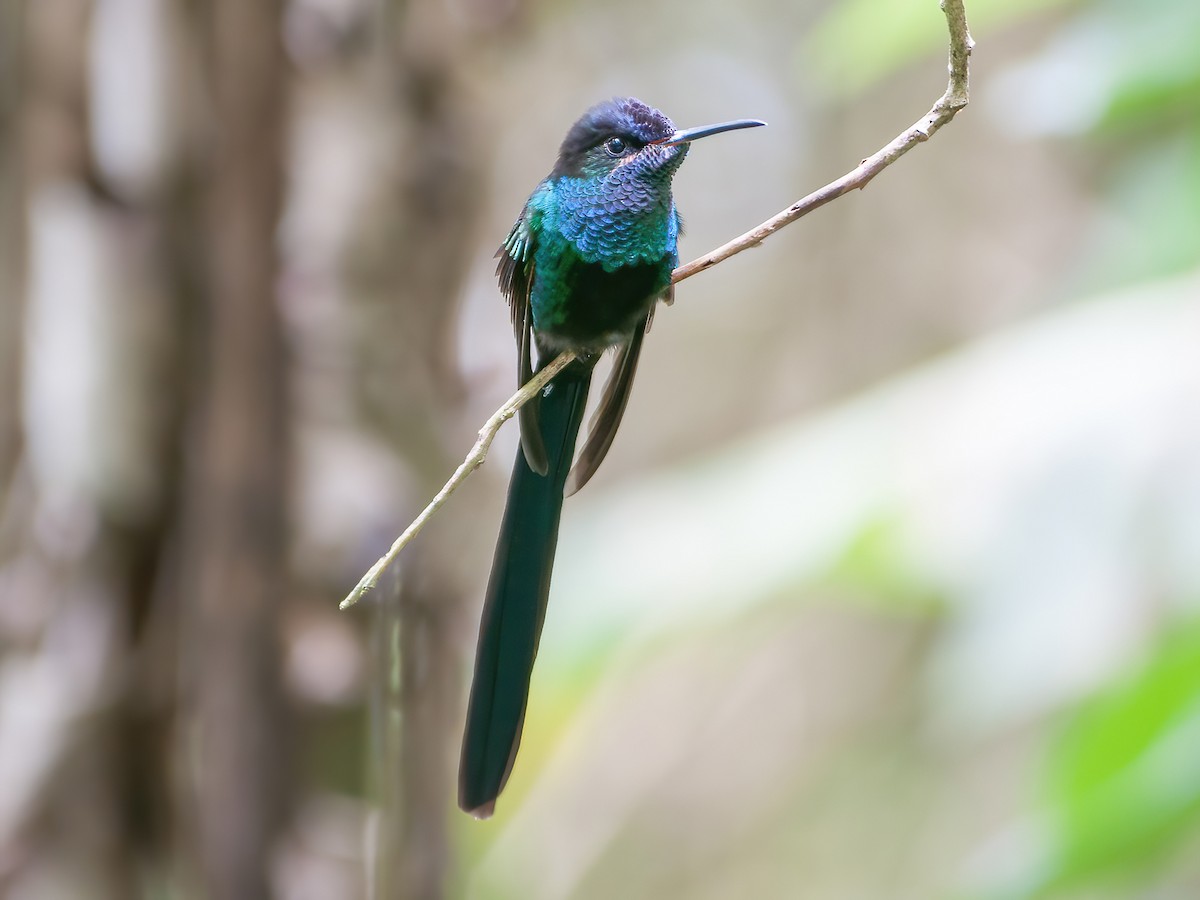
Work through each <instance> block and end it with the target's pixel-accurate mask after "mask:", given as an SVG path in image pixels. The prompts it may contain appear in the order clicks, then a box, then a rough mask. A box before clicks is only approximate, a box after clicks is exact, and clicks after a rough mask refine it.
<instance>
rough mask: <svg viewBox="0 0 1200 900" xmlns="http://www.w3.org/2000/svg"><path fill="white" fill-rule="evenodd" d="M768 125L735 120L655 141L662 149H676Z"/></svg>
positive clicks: (756, 121)
mask: <svg viewBox="0 0 1200 900" xmlns="http://www.w3.org/2000/svg"><path fill="white" fill-rule="evenodd" d="M766 124H767V123H766V122H762V121H759V120H758V119H735V120H734V121H732V122H722V123H720V124H719V125H701V126H700V127H699V128H685V129H684V130H683V131H677V132H675V133H674V134H673V135H671V136H670V137H669V138H666V139H664V140H661V141H655V142H654V143H656V144H658V145H660V146H662V147H674V146H675V145H676V144H687V143H690V142H691V141H698V140H700V138H705V137H709V136H711V135H714V134H724V133H725V132H726V131H737V130H738V129H740V128H757V127H758V126H760V125H766Z"/></svg>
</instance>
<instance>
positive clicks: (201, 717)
mask: <svg viewBox="0 0 1200 900" xmlns="http://www.w3.org/2000/svg"><path fill="white" fill-rule="evenodd" d="M205 8H206V10H207V12H208V13H209V14H210V15H211V19H210V20H209V23H208V24H209V25H210V27H211V46H210V48H209V55H208V58H209V61H210V64H211V69H210V82H211V85H212V102H213V116H214V123H213V128H214V133H213V139H214V145H213V151H214V156H213V168H212V172H211V181H210V182H209V183H208V185H207V187H208V199H209V208H208V209H207V218H206V228H207V237H208V240H207V246H208V250H209V260H208V262H209V268H208V273H207V283H206V288H207V296H206V305H205V312H204V314H205V316H206V317H207V321H206V323H205V325H206V330H205V332H204V345H203V359H202V361H201V369H202V375H201V379H202V382H201V385H200V394H201V396H200V410H199V415H198V418H197V419H196V420H195V421H193V423H192V426H193V431H192V433H191V440H190V445H191V449H192V459H191V467H190V471H189V473H188V476H187V477H188V486H187V503H188V507H189V508H188V511H187V513H186V515H187V539H186V548H185V560H186V562H185V573H186V582H185V583H186V584H187V585H188V586H189V588H190V590H191V592H192V593H191V602H192V605H193V606H192V612H193V615H194V616H195V623H196V625H197V627H196V628H195V629H194V630H190V631H189V632H188V633H187V634H186V635H185V636H184V639H185V640H187V641H189V642H194V646H193V647H191V648H190V650H191V653H192V663H193V665H194V667H195V668H196V670H195V671H193V672H192V673H191V675H192V678H193V683H194V685H195V688H196V702H197V704H198V707H197V717H198V721H197V722H196V728H197V731H198V734H197V738H198V740H197V743H196V747H197V752H198V759H197V760H196V762H197V772H198V778H199V784H198V785H197V791H196V802H197V807H198V808H197V812H198V815H199V839H200V845H201V846H200V855H201V868H202V874H203V880H204V882H205V884H206V887H207V891H206V893H207V895H208V896H211V897H215V898H220V900H225V898H256V897H267V896H269V895H270V893H271V891H270V886H269V874H270V864H271V858H272V852H273V850H274V849H275V847H276V843H277V837H278V833H279V830H280V823H281V821H282V817H283V813H284V809H283V801H284V798H285V797H286V794H287V791H286V787H287V782H288V771H289V759H288V752H287V748H288V747H289V746H290V741H289V740H288V739H287V734H286V724H287V719H286V716H285V711H284V703H283V696H282V687H281V680H280V648H279V634H278V620H279V616H280V610H281V606H282V601H283V598H284V596H285V591H286V590H287V582H286V570H285V527H286V526H285V523H286V518H285V488H286V483H287V474H288V465H287V460H288V447H287V445H288V422H289V416H288V400H287V391H286V384H285V351H284V337H283V326H282V322H281V319H280V314H279V309H278V305H277V300H276V293H275V279H276V273H277V268H278V261H277V252H276V225H277V220H278V216H279V209H280V200H281V193H282V188H283V174H282V142H283V119H284V89H285V86H284V65H285V63H284V59H283V55H282V47H281V44H280V35H281V15H282V3H281V2H280V0H264V2H253V3H247V2H244V0H210V2H209V3H208V4H207V6H206V7H205Z"/></svg>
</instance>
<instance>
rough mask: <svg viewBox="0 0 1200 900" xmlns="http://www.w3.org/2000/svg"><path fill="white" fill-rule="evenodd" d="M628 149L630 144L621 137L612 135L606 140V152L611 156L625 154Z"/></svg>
mask: <svg viewBox="0 0 1200 900" xmlns="http://www.w3.org/2000/svg"><path fill="white" fill-rule="evenodd" d="M628 149H629V145H628V144H626V143H625V142H624V141H623V140H621V138H619V137H610V138H609V139H608V140H607V141H605V142H604V152H605V153H607V154H608V155H609V156H613V157H617V156H624V155H625V151H626V150H628Z"/></svg>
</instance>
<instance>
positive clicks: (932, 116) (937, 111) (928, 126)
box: [341, 0, 975, 609]
mask: <svg viewBox="0 0 1200 900" xmlns="http://www.w3.org/2000/svg"><path fill="white" fill-rule="evenodd" d="M940 5H941V8H942V12H943V13H945V15H946V24H947V26H948V28H949V31H950V65H949V71H950V80H949V84H948V85H947V86H946V92H945V93H944V94H942V96H941V97H939V98H938V101H937V102H936V103H935V104H934V105H933V108H932V109H930V110H929V112H927V113H926V114H925V115H924V116H922V117H921V118H920V119H918V120H917V121H916V122H915V123H913V124H912V125H911V126H910V127H909V128H907V129H905V130H904V131H903V132H901V133H900V134H899V135H897V136H896V138H895V139H893V140H892V141H891V142H890V143H888V144H887V145H886V146H885V147H883V148H882V149H881V150H879V151H878V152H876V153H874V154H872V155H871V156H868V157H867V158H866V159H864V160H863V161H862V162H861V163H859V164H858V165H857V166H856V167H855V168H854V169H852V170H851V171H849V172H847V173H846V174H845V175H843V176H842V177H841V178H838V179H837V180H836V181H831V182H830V183H829V184H827V185H825V186H824V187H823V188H820V189H819V190H816V191H813V192H812V193H811V194H809V195H808V196H807V197H804V198H803V199H801V200H797V201H796V202H795V203H793V204H792V205H791V206H789V207H788V208H787V209H785V210H783V211H782V212H780V213H778V214H777V215H775V216H772V217H771V218H770V219H768V220H767V221H765V222H763V223H762V224H761V225H759V226H758V227H756V228H752V229H751V230H750V231H747V232H746V233H745V234H743V235H742V236H740V237H737V238H734V239H733V240H732V241H730V242H729V243H727V244H724V245H722V246H720V247H718V248H717V249H715V250H712V251H711V252H709V253H706V254H704V255H703V256H701V257H698V258H696V259H694V260H692V261H691V262H689V263H686V264H684V265H682V266H680V267H679V268H677V269H676V270H675V271H674V272H673V273H672V275H671V282H672V283H673V284H678V283H679V282H681V281H683V280H684V279H685V278H691V277H692V276H693V275H695V274H696V273H698V272H703V271H704V270H706V269H711V268H712V267H713V266H715V265H717V263H721V262H724V261H725V260H727V259H729V257H731V256H735V255H737V254H738V253H741V252H742V251H743V250H747V249H749V248H750V247H755V246H757V245H759V244H761V243H762V242H763V241H765V240H766V239H767V238H768V237H770V236H771V235H772V234H774V233H775V232H777V231H779V230H780V229H781V228H783V227H784V226H785V225H790V224H791V223H792V222H795V221H796V220H797V219H800V218H803V217H804V216H806V215H808V214H809V213H810V212H812V211H813V210H815V209H820V208H821V207H822V206H824V205H825V204H826V203H829V202H830V201H831V200H836V199H837V198H838V197H840V196H842V194H845V193H848V192H850V191H852V190H855V189H859V190H861V189H862V188H865V187H866V186H867V185H868V184H870V182H871V179H873V178H874V177H875V176H876V175H878V174H879V173H880V172H882V171H883V170H884V169H886V168H887V167H888V166H890V165H891V164H892V163H894V162H895V161H896V160H898V159H899V158H900V157H901V156H903V155H904V154H905V153H907V152H908V151H909V150H911V149H912V148H913V147H915V146H917V144H920V143H922V142H924V141H927V140H929V139H930V138H931V137H933V135H934V134H935V133H936V132H937V131H938V130H939V129H941V128H942V126H944V125H946V124H947V123H949V122H950V120H951V119H953V118H954V116H955V115H956V114H957V113H958V111H959V110H960V109H962V108H963V107H965V106H966V105H967V102H968V100H969V99H970V97H969V90H968V85H969V75H970V58H971V50H972V49H973V48H974V46H975V42H974V41H973V40H972V39H971V33H970V30H969V29H968V28H967V14H966V10H965V9H964V8H963V0H941V4H940ZM574 358H575V354H574V353H573V352H572V351H570V350H568V351H565V352H564V353H562V354H560V355H559V356H558V357H557V358H556V359H555V360H554V361H553V362H552V363H550V365H548V366H546V367H545V368H544V369H542V370H541V371H540V372H538V373H537V374H536V375H535V376H534V377H533V378H532V379H531V380H530V381H529V382H528V383H527V384H526V385H525V386H524V387H523V388H521V390H519V391H517V393H515V394H513V396H512V397H510V398H509V400H508V402H507V403H505V404H504V405H503V406H502V407H500V409H498V410H497V411H496V412H495V414H494V415H493V416H492V417H491V418H490V419H488V421H487V423H486V424H485V425H484V426H483V428H481V429H480V430H479V439H478V440H477V441H476V442H475V446H474V447H472V448H471V452H470V453H469V454H467V458H466V459H465V460H464V461H463V463H462V465H460V466H459V467H458V468H457V469H456V470H455V472H454V474H453V475H452V476H451V477H450V480H449V481H447V482H446V484H445V485H444V486H443V487H442V489H441V490H440V491H438V494H437V496H436V497H434V498H433V500H432V502H430V504H429V505H428V506H427V507H425V509H424V510H423V511H422V512H421V514H420V515H419V516H417V518H416V519H415V520H414V521H413V523H412V524H411V525H409V526H408V528H407V529H406V530H405V532H404V534H402V535H400V537H398V538H396V542H395V543H394V544H392V546H391V549H389V550H388V552H387V553H386V554H385V555H384V556H383V557H381V558H380V559H379V561H378V562H376V563H375V565H373V566H371V569H370V571H369V572H367V574H366V575H364V576H363V577H362V580H360V581H359V583H358V584H357V586H355V588H354V590H352V591H351V592H350V594H349V596H347V597H346V599H345V600H343V601H342V603H341V609H347V608H349V607H351V606H353V605H354V604H355V603H357V602H358V601H359V600H361V599H362V596H363V595H364V594H365V593H367V592H368V591H369V590H371V588H373V587H374V586H375V585H376V583H377V582H378V581H379V577H380V576H381V575H382V574H383V572H384V571H385V570H386V569H387V567H388V566H390V565H391V564H392V562H393V561H394V560H395V558H396V557H397V556H398V555H399V553H400V551H401V550H403V549H404V547H405V545H406V544H408V543H409V541H411V540H412V539H413V538H414V537H415V536H416V535H417V533H418V532H419V531H420V530H421V529H422V528H423V527H424V526H425V523H426V522H428V521H429V520H430V519H431V518H432V517H433V515H434V513H436V512H437V511H438V510H439V509H440V508H441V507H442V506H443V505H444V504H445V502H446V501H447V500H448V499H449V497H450V495H451V494H452V493H454V491H456V490H457V489H458V487H459V485H461V484H462V483H463V482H464V481H466V479H467V476H468V475H470V474H471V473H472V472H474V471H475V470H476V469H477V468H479V466H480V465H481V464H482V463H483V461H484V459H485V458H486V457H487V452H488V448H489V447H491V445H492V440H493V438H495V436H496V433H497V432H498V431H499V430H500V426H502V425H503V424H504V423H505V422H507V421H508V420H509V419H511V418H512V417H513V416H514V415H516V413H517V411H518V410H520V408H521V407H522V406H524V405H525V404H526V403H527V402H528V401H529V400H531V399H532V398H533V397H534V396H536V395H537V393H538V392H539V391H541V390H542V388H543V387H545V386H546V384H547V383H548V382H549V381H550V379H551V378H553V377H554V376H555V375H556V374H558V372H560V371H561V370H562V369H563V368H564V367H566V365H567V364H568V363H570V362H571V361H572V360H573V359H574Z"/></svg>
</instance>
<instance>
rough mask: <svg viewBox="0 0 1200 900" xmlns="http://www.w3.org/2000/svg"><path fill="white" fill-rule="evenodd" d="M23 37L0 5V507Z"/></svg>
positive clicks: (13, 339)
mask: <svg viewBox="0 0 1200 900" xmlns="http://www.w3.org/2000/svg"><path fill="white" fill-rule="evenodd" d="M25 37H26V35H25V0H0V504H3V503H4V501H5V496H4V491H5V489H6V488H7V487H8V485H9V484H10V482H11V480H12V475H13V469H14V467H15V466H16V461H17V458H18V455H19V453H20V443H21V438H20V435H21V422H20V410H21V403H20V395H21V386H20V379H21V346H22V338H23V335H24V327H23V318H22V309H23V306H24V294H25V198H24V190H23V181H24V149H25V148H24V141H25V129H24V121H23V104H22V99H23V96H24V93H23V92H24V88H25V78H24V74H25V60H24V47H25ZM0 508H2V507H0Z"/></svg>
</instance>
